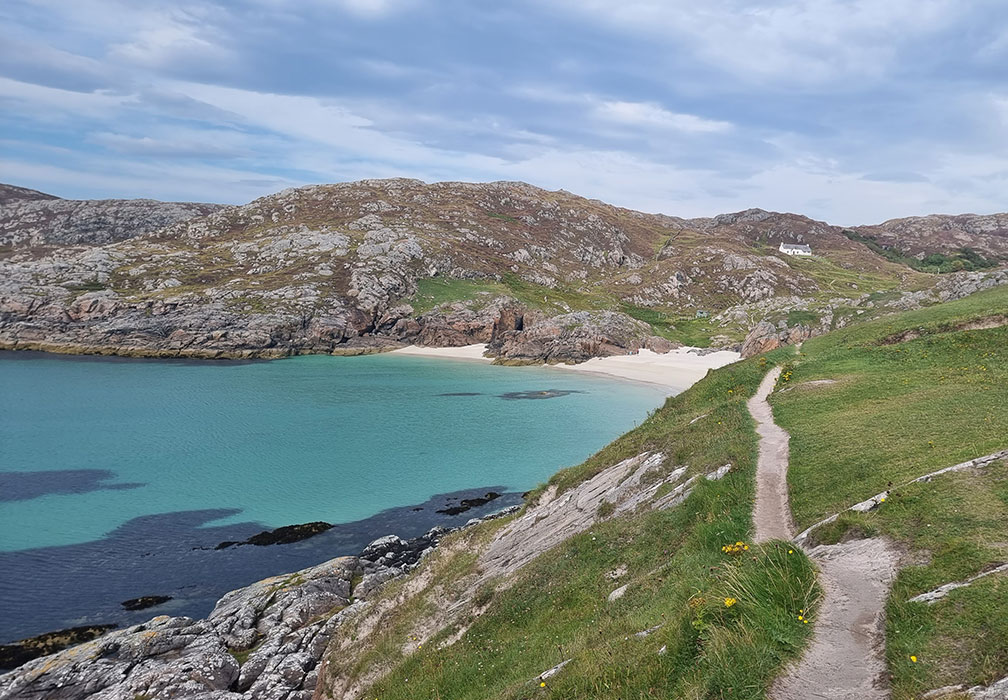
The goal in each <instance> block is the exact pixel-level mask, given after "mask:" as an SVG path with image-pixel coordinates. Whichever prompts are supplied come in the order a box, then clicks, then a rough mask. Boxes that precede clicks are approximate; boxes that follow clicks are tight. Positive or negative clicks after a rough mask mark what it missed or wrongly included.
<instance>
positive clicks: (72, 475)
mask: <svg viewBox="0 0 1008 700" xmlns="http://www.w3.org/2000/svg"><path fill="white" fill-rule="evenodd" d="M114 478H116V473H115V472H113V471H109V470H108V469H57V470H55V471H38V472H0V501H30V500H31V499H33V498H38V497H39V496H46V495H49V494H53V493H90V492H91V491H121V490H123V489H138V488H140V487H141V486H145V485H146V484H138V483H123V484H106V483H102V482H104V481H108V480H109V479H114Z"/></svg>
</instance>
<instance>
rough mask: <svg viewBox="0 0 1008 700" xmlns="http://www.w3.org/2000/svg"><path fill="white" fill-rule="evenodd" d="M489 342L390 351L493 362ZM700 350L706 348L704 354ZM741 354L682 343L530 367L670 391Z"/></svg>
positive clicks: (414, 347) (671, 393) (731, 361)
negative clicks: (657, 349) (661, 349)
mask: <svg viewBox="0 0 1008 700" xmlns="http://www.w3.org/2000/svg"><path fill="white" fill-rule="evenodd" d="M486 347H487V346H486V345H482V344H476V345H463V346H460V347H444V348H435V347H426V346H419V345H409V346H407V347H404V348H400V349H398V350H392V351H391V353H390V354H393V355H394V354H400V355H412V356H418V357H435V358H440V359H445V360H469V361H479V362H493V358H492V357H484V356H483V353H484V352H485V351H486ZM698 351H703V354H700V352H698ZM740 359H741V355H739V353H737V352H733V351H731V350H718V351H715V352H708V351H706V350H705V349H703V348H693V347H681V348H677V349H675V350H672V351H670V352H667V353H665V354H664V355H662V354H659V353H656V352H652V351H651V350H646V349H642V350H640V351H639V352H638V353H637V354H635V355H609V356H608V357H593V358H591V359H590V360H587V361H585V362H581V363H578V364H567V363H558V364H548V363H543V364H541V365H532V364H530V365H528V366H530V367H551V368H554V369H561V370H566V371H570V372H582V373H586V374H597V375H602V376H607V377H612V378H615V379H622V380H624V381H631V382H640V383H644V384H650V385H652V386H658V387H661V388H662V389H664V390H665V391H666V392H668V395H669V396H671V395H673V394H678V393H680V392H682V391H685V390H686V389H688V388H689V387H691V386H693V384H695V383H697V382H698V381H700V380H701V379H703V378H704V376H705V375H706V374H707V372H708V371H709V370H712V369H718V368H719V367H724V366H725V365H729V364H731V363H733V362H738V360H740Z"/></svg>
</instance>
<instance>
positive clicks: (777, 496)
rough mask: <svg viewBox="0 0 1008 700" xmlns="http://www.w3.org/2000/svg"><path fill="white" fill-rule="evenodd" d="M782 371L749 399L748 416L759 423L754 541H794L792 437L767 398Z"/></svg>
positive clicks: (772, 373)
mask: <svg viewBox="0 0 1008 700" xmlns="http://www.w3.org/2000/svg"><path fill="white" fill-rule="evenodd" d="M780 373H781V368H780V367H777V368H775V369H773V370H771V371H769V372H767V376H766V377H764V378H763V382H762V383H761V384H760V386H759V389H757V390H756V395H755V396H753V397H752V398H751V399H749V403H748V407H749V413H750V414H751V415H752V417H753V420H755V421H756V433H757V434H758V435H759V457H758V459H757V462H756V507H755V508H753V525H755V528H756V535H755V540H756V541H757V542H766V541H767V540H789V539H791V538H792V537H794V526H793V524H792V522H791V505H790V504H789V503H788V487H787V468H788V458H789V450H788V440H790V436H789V435H788V434H787V432H785V431H784V429H783V428H781V427H780V426H779V425H777V424H776V423H774V419H773V412H772V411H771V410H770V404H769V403H768V402H767V397H768V396H770V392H772V391H773V390H774V385H775V384H776V383H777V377H779V376H780Z"/></svg>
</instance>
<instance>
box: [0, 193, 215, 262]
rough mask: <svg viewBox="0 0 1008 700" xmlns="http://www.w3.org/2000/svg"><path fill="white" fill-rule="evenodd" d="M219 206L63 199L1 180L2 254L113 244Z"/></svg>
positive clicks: (123, 200)
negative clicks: (47, 247)
mask: <svg viewBox="0 0 1008 700" xmlns="http://www.w3.org/2000/svg"><path fill="white" fill-rule="evenodd" d="M220 208H221V205H219V204H195V203H191V202H158V201H155V200H152V199H102V200H72V199H60V198H59V197H55V196H53V195H51V194H45V193H44V192H37V191H35V190H29V189H25V188H23V187H15V186H13V185H3V184H0V256H7V255H10V254H11V253H12V252H14V251H18V250H23V249H26V248H38V247H40V246H65V245H103V244H105V243H113V242H115V241H122V240H126V239H128V238H133V237H135V236H139V235H141V234H143V233H150V232H152V231H157V230H159V229H161V228H164V227H165V226H170V225H171V224H174V223H177V222H180V221H185V220H186V219H191V218H193V217H196V216H203V215H205V214H209V213H210V212H213V211H217V210H218V209H220Z"/></svg>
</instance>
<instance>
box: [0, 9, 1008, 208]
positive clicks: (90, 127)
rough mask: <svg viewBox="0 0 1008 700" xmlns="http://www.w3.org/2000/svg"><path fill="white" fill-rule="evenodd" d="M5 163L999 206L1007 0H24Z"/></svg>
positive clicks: (12, 16)
mask: <svg viewBox="0 0 1008 700" xmlns="http://www.w3.org/2000/svg"><path fill="white" fill-rule="evenodd" d="M0 26H2V29H0V33H2V37H0V130H2V133H3V140H2V141H0V163H2V166H3V168H4V170H3V179H5V180H11V181H14V182H16V183H17V184H22V185H25V186H33V187H36V188H39V189H43V190H52V191H56V192H58V193H59V194H63V195H66V196H118V195H138V196H152V197H157V198H195V199H216V200H221V201H228V202H238V201H245V200H247V199H250V198H252V197H255V196H259V195H262V194H266V193H267V192H269V191H271V190H272V189H278V188H280V187H286V186H290V185H294V184H307V183H311V182H325V181H336V180H347V179H360V178H370V177H387V176H396V175H404V176H411V177H418V178H420V179H424V180H439V179H448V180H496V179H520V180H527V181H531V182H532V183H533V184H538V185H541V186H545V187H548V188H552V189H559V188H563V189H567V190H570V191H574V192H577V193H579V194H584V195H587V196H591V197H597V198H600V199H604V200H607V201H612V202H614V203H616V204H620V205H624V206H630V207H634V208H640V209H645V210H651V211H664V212H667V213H671V214H680V215H688V216H694V215H711V214H716V213H719V212H722V211H727V210H737V209H742V208H745V207H748V206H760V207H764V208H776V209H786V210H793V211H801V212H803V213H807V214H809V215H812V216H815V217H817V218H825V219H829V220H835V221H837V222H840V223H859V222H865V221H871V220H873V219H881V218H892V217H894V216H901V215H906V214H914V213H923V212H926V211H928V210H930V209H932V208H941V209H944V210H947V211H955V210H960V209H973V210H979V211H992V210H996V209H1003V208H1004V200H1003V192H1004V191H1005V185H1006V184H1008V183H1006V175H1005V173H1006V172H1008V138H1006V137H1008V97H1006V95H1008V89H1006V87H1005V81H1004V76H1003V68H1002V65H1003V63H1004V61H1003V60H1002V59H1003V58H1004V55H1005V47H1006V46H1008V44H1006V39H1005V37H1006V36H1008V34H1005V31H1004V27H1005V26H1008V5H1005V4H1004V3H1003V2H1002V0H975V2H971V3H966V4H964V3H959V2H954V0H915V1H913V2H911V1H910V0H892V1H891V2H886V3H879V2H876V1H875V0H717V1H716V2H712V3H696V2H686V0H627V1H626V2H623V3H611V2H604V1H603V0H538V1H537V2H532V0H514V1H513V2H511V3H498V4H496V5H491V4H486V3H471V2H466V1H465V0H443V2H438V3H421V2H418V1H417V0H374V1H371V2H368V1H366V0H304V1H303V2H300V3H297V4H292V3H289V2H285V1H282V0H174V1H173V2H167V0H149V1H148V2H143V3H137V2H132V1H131V0H76V1H75V2H73V3H67V2H63V1H62V0H5V2H4V3H2V4H0Z"/></svg>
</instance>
